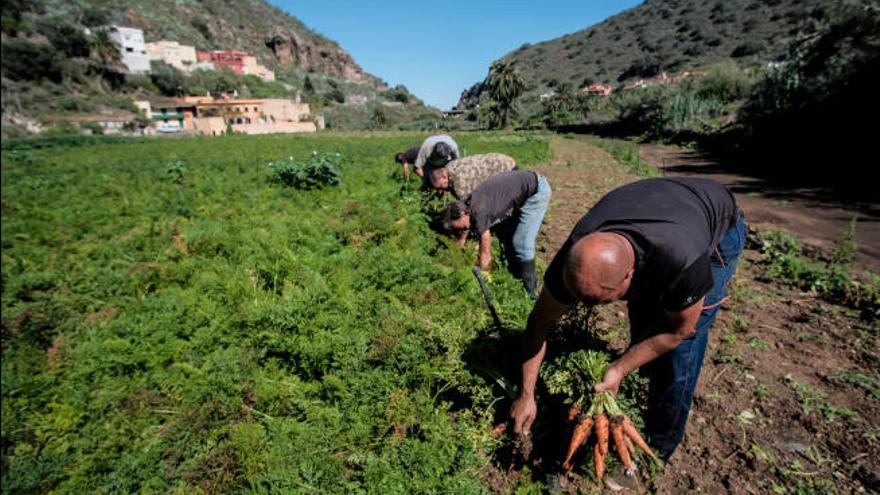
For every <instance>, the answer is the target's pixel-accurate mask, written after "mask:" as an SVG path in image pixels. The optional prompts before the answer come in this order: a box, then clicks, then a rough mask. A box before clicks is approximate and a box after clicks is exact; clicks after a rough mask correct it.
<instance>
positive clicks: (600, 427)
mask: <svg viewBox="0 0 880 495" xmlns="http://www.w3.org/2000/svg"><path fill="white" fill-rule="evenodd" d="M595 420H596V439H597V441H596V444H597V445H599V448H600V449H601V450H602V455H603V456H604V455H607V454H608V416H605V415H604V414H603V413H599V414H597V415H596V416H595Z"/></svg>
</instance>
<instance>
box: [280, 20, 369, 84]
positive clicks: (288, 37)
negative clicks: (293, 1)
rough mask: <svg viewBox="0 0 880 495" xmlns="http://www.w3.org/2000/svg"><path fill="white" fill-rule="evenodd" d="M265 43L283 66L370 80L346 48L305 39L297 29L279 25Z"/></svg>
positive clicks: (346, 77) (348, 78) (347, 78)
mask: <svg viewBox="0 0 880 495" xmlns="http://www.w3.org/2000/svg"><path fill="white" fill-rule="evenodd" d="M265 44H266V46H267V47H268V48H269V49H270V50H272V53H273V54H274V55H275V59H276V60H277V62H278V64H279V65H281V66H283V67H289V66H297V67H300V68H302V69H305V70H307V71H316V72H321V73H324V74H326V75H328V76H331V77H336V78H339V79H345V80H347V81H355V82H363V81H366V80H367V79H368V76H367V75H366V74H365V73H364V70H363V69H361V67H360V66H359V65H358V64H357V63H356V62H355V61H354V59H353V58H351V55H349V54H348V52H346V51H345V50H343V49H341V48H339V47H335V46H322V45H317V44H315V43H313V42H311V41H309V40H308V39H304V38H303V37H302V36H300V35H298V34H297V33H296V31H294V30H293V29H290V28H285V27H282V26H276V27H275V29H273V30H272V33H271V35H270V36H268V37H267V38H266V40H265Z"/></svg>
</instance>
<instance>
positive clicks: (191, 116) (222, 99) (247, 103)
mask: <svg viewBox="0 0 880 495" xmlns="http://www.w3.org/2000/svg"><path fill="white" fill-rule="evenodd" d="M105 29H106V30H107V33H108V37H109V38H110V40H112V41H113V42H114V43H115V44H116V46H117V47H118V48H119V53H120V61H121V63H122V64H123V65H124V68H122V70H123V71H124V72H125V73H127V74H132V75H146V74H150V72H151V64H152V62H163V63H165V64H168V65H170V66H171V67H174V68H175V69H177V70H179V71H181V72H183V73H187V74H188V73H191V72H193V71H195V70H222V69H228V70H230V71H232V72H233V73H234V74H236V75H238V76H245V75H254V76H257V77H259V78H260V79H262V80H263V81H274V80H275V72H274V71H272V70H271V69H269V68H268V67H266V66H264V65H262V64H260V63H258V62H257V58H256V57H254V56H253V55H250V54H249V53H247V52H245V51H240V50H212V51H198V50H196V48H195V47H194V46H189V45H182V44H180V43H179V42H177V41H174V40H160V41H156V42H151V43H145V42H144V33H143V31H142V30H140V29H136V28H132V27H124V26H115V25H114V26H107V27H106V28H105ZM135 106H136V107H137V108H138V110H139V111H140V112H141V113H142V114H143V117H144V118H145V119H146V121H147V122H149V125H147V126H146V127H145V128H144V130H143V133H144V134H147V135H170V134H188V135H203V136H218V135H223V134H231V133H242V134H277V133H299V132H316V131H317V130H318V129H323V128H324V118H323V116H321V115H312V114H311V110H310V108H309V104H308V103H304V102H302V101H301V99H300V96H299V94H297V96H296V97H295V98H293V99H284V98H271V99H264V98H240V97H239V95H238V93H237V92H233V93H232V94H216V95H211V94H206V95H203V96H183V97H177V98H153V99H148V100H139V101H135ZM72 120H74V121H81V122H92V123H94V124H96V125H98V126H100V127H101V129H102V131H103V133H104V134H108V135H112V134H119V133H122V132H123V130H124V126H125V125H126V123H127V122H128V121H129V120H130V118H129V117H128V116H111V115H83V116H79V117H76V118H74V119H72Z"/></svg>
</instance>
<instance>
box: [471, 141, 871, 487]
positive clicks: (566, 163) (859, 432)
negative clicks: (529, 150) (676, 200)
mask: <svg viewBox="0 0 880 495" xmlns="http://www.w3.org/2000/svg"><path fill="white" fill-rule="evenodd" d="M551 147H552V150H553V152H554V159H553V161H552V162H550V163H546V164H543V165H540V166H538V167H536V168H537V169H538V170H539V171H540V172H541V173H542V174H544V175H546V176H547V177H548V180H549V182H550V184H551V186H552V187H553V190H554V193H553V199H552V202H551V207H550V214H549V215H548V217H547V219H546V221H545V226H544V228H543V229H542V230H543V231H542V233H541V236H540V238H539V250H540V252H541V257H542V259H543V260H544V262H545V263H547V262H549V261H550V259H552V256H553V254H554V253H555V252H556V250H558V248H559V246H560V245H561V244H562V242H563V241H564V240H565V238H566V237H567V235H568V232H569V230H570V229H571V227H572V226H573V225H574V223H575V222H576V221H577V220H578V219H579V218H580V217H581V216H582V215H583V214H584V213H585V212H586V211H587V209H588V208H589V206H590V205H592V204H593V203H595V201H596V200H598V199H599V197H601V195H602V194H604V193H605V192H607V191H608V190H610V189H612V188H613V187H615V186H616V185H620V184H623V183H626V182H629V181H632V180H636V179H637V177H635V176H632V175H629V174H627V173H625V172H624V171H623V168H622V167H621V166H620V165H618V164H616V162H615V161H614V160H613V159H612V158H611V157H610V156H609V155H608V154H607V153H605V152H604V151H602V150H599V149H597V148H595V147H593V146H590V145H589V144H587V143H585V142H582V141H578V140H574V139H558V140H554V141H553V142H552V144H551ZM646 154H650V153H646ZM653 156H666V155H653ZM646 158H647V157H646ZM670 162H671V160H670ZM667 166H668V165H667ZM667 172H671V171H669V170H667ZM775 194H780V195H781V194H782V193H781V192H779V193H775ZM775 194H774V196H765V195H764V194H762V193H761V192H760V191H757V194H749V193H748V192H746V193H743V192H740V194H739V195H738V199H740V198H743V201H742V203H741V204H742V205H743V208H744V209H745V211H746V213H747V215H749V216H750V218H751V220H752V225H755V224H757V225H759V226H763V225H765V222H766V224H771V225H773V226H775V227H777V228H786V229H787V228H792V231H793V232H794V233H796V234H799V232H800V231H799V230H797V229H800V228H801V224H799V223H796V224H795V226H794V227H792V226H790V225H789V224H788V223H787V222H786V218H800V219H801V220H803V225H804V226H806V225H810V222H807V220H809V219H810V218H811V217H814V218H815V217H818V218H821V219H822V221H827V222H828V223H827V225H829V227H827V228H828V230H826V231H825V232H826V233H828V234H831V233H833V235H831V236H825V237H822V236H819V237H817V239H819V240H824V242H817V245H819V246H820V247H823V248H825V247H827V246H829V245H831V244H832V241H833V240H834V239H835V238H837V237H838V236H839V233H840V231H841V230H842V227H843V226H844V225H845V224H846V222H848V220H849V218H848V217H845V218H844V217H841V218H840V219H839V220H838V221H837V223H835V221H834V219H833V218H832V215H830V214H828V215H821V214H819V213H816V214H814V213H812V211H813V210H812V208H818V209H820V210H821V209H822V208H821V207H820V206H818V205H812V204H811V205H809V206H804V207H805V208H811V210H807V211H802V212H801V211H799V207H798V206H797V205H798V204H800V203H799V202H800V201H802V199H801V198H799V197H796V198H793V199H791V200H790V201H789V202H787V203H786V204H785V205H784V210H785V214H784V215H788V216H784V215H783V213H780V211H776V210H782V209H783V207H779V206H773V204H774V203H773V202H774V201H778V199H777V196H776V195H775ZM804 201H805V200H804ZM817 222H818V220H817ZM831 225H833V227H831ZM838 227H840V228H838ZM804 228H806V227H804ZM864 230H869V229H862V231H861V232H862V233H861V234H860V235H861V236H865V235H867V236H868V238H871V237H870V236H871V235H876V233H874V234H872V233H871V232H868V233H867V234H865V233H864ZM799 235H800V234H799ZM861 239H865V237H860V240H861ZM877 247H878V243H874V245H873V246H871V248H872V249H875V248H877ZM872 249H867V250H863V251H860V255H861V256H862V257H861V258H860V260H862V261H863V262H865V263H866V265H865V266H871V265H870V263H872V261H871V258H872V256H873V254H872V253H873V251H872ZM760 259H761V255H760V253H758V252H757V251H755V250H752V249H748V250H747V251H746V252H745V254H744V257H743V261H742V262H741V265H740V267H739V269H738V272H737V275H736V277H735V279H734V283H733V284H732V287H731V291H730V292H731V296H732V299H731V300H730V302H729V303H728V304H726V305H725V306H724V307H723V309H722V311H721V312H720V313H719V316H718V320H717V321H716V323H715V325H714V326H713V328H712V334H711V337H710V342H709V347H708V349H707V352H706V358H705V362H704V365H703V371H702V373H701V376H700V381H699V384H698V386H697V391H696V397H695V401H694V406H693V410H692V412H691V417H690V419H689V421H688V426H687V430H686V433H685V439H684V441H683V443H682V444H681V446H680V447H679V448H678V450H677V451H676V453H675V454H674V455H673V457H672V459H671V460H670V463H669V464H668V465H667V466H666V468H665V469H664V470H663V471H662V473H660V474H659V475H658V476H657V477H656V478H655V479H654V480H653V481H652V482H650V483H649V487H650V488H649V489H650V490H651V491H653V492H656V493H685V492H688V493H691V492H694V493H735V494H740V493H754V494H758V493H783V494H784V493H798V494H810V493H817V494H818V493H841V494H849V493H876V492H878V491H880V463H878V460H877V457H875V455H874V453H875V452H876V451H877V449H878V446H880V375H878V369H880V350H878V345H877V344H878V328H877V327H876V324H872V323H867V322H865V321H863V320H860V319H859V318H858V314H857V313H856V312H855V311H852V310H849V309H847V308H843V307H839V306H835V305H831V304H828V303H826V302H824V301H821V300H819V299H817V298H816V297H815V296H814V295H812V294H805V293H800V292H798V291H795V290H792V289H788V288H785V287H781V286H778V285H774V284H767V283H764V282H761V281H760V280H759V279H758V274H759V271H760ZM865 260H866V261H865ZM623 309H624V308H623V306H614V305H612V306H609V307H603V308H600V311H599V312H598V313H599V314H598V317H597V318H596V319H595V320H593V321H592V322H591V324H589V325H585V326H590V327H592V329H593V330H592V331H593V332H597V333H600V334H602V336H603V337H604V338H605V339H606V340H610V341H611V346H612V348H613V349H615V350H616V351H618V352H622V351H623V350H624V348H625V346H626V340H625V336H626V322H625V317H624V314H625V313H624V311H623ZM609 337H610V338H609ZM551 351H552V349H550V350H549V351H548V352H551ZM548 407H549V406H548V405H546V404H544V405H542V404H539V408H541V409H540V411H539V418H538V423H536V426H535V428H539V423H541V422H544V425H545V428H546V427H547V426H546V425H547V424H548V423H551V422H553V421H557V422H558V418H560V415H559V414H558V412H556V411H551V410H548V409H547V408H548ZM542 420H543V421H542ZM545 451H548V452H553V451H554V450H553V448H552V447H551V448H549V449H545ZM536 452H538V454H537V455H538V457H537V458H534V459H532V460H531V461H529V463H527V465H528V466H529V468H530V469H529V472H531V473H532V474H531V475H532V476H533V479H541V480H542V481H543V482H544V483H545V486H547V487H548V488H549V487H554V488H549V490H550V491H554V492H556V491H561V492H564V493H599V492H601V491H602V487H600V486H599V485H597V484H596V483H595V482H592V481H591V480H590V478H588V477H580V476H579V475H577V474H569V475H565V476H561V475H559V474H558V470H555V471H557V472H554V469H553V468H552V466H554V465H555V462H556V460H555V459H552V460H551V459H547V458H541V457H540V452H541V447H540V446H537V448H536ZM507 462H508V461H504V462H500V461H499V462H498V465H496V466H491V467H490V468H489V469H488V470H487V472H486V473H484V478H485V479H486V480H487V482H488V483H489V486H490V487H492V488H493V490H495V491H497V492H510V491H512V490H513V489H515V487H516V486H518V485H520V484H521V480H520V478H521V477H522V476H523V475H525V474H526V471H523V470H522V469H521V468H507V469H505V470H504V471H502V469H503V467H502V466H507V465H508V464H507ZM577 471H578V470H577V469H576V470H575V472H577ZM539 473H541V474H540V475H539ZM605 491H609V490H607V489H606V490H605Z"/></svg>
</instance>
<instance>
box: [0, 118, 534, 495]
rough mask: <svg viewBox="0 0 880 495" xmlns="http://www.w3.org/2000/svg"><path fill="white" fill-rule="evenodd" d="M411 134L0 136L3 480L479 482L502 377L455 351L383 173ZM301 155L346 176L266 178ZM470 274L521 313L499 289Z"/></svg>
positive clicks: (438, 248) (328, 489)
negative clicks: (24, 140) (309, 184)
mask: <svg viewBox="0 0 880 495" xmlns="http://www.w3.org/2000/svg"><path fill="white" fill-rule="evenodd" d="M455 138H456V140H457V141H458V143H459V144H460V145H461V146H462V147H466V148H467V149H468V150H470V152H472V153H479V152H485V151H488V150H495V151H499V152H503V153H505V154H509V155H511V156H513V157H515V158H516V159H517V161H518V162H519V163H522V164H523V166H530V165H533V164H534V163H536V162H537V161H539V160H543V159H546V157H547V155H548V146H547V143H546V141H545V140H543V139H541V138H540V137H538V136H523V135H505V134H490V135H478V134H468V135H461V136H458V135H457V136H455ZM421 139H424V135H423V134H415V133H411V134H395V135H384V136H380V137H377V136H375V135H370V136H364V135H314V136H300V137H297V139H291V138H290V137H289V136H260V137H254V136H230V137H224V138H213V139H144V138H142V139H120V140H110V139H109V138H107V137H103V138H100V139H99V138H91V139H90V140H88V141H71V142H72V143H76V144H77V145H75V146H66V145H63V144H62V143H61V142H58V141H53V142H51V143H52V144H53V145H52V146H49V144H48V143H47V142H46V141H45V140H44V141H41V142H39V143H38V142H31V143H28V144H29V147H28V146H25V145H18V144H15V143H18V142H14V143H7V142H6V141H5V140H4V143H3V146H4V149H3V168H2V174H3V180H2V189H3V190H2V194H3V198H4V208H3V211H2V222H0V228H2V239H3V256H2V269H3V285H2V293H0V297H2V313H3V327H2V344H3V345H2V346H0V352H2V360H0V365H2V370H0V371H2V376H3V380H2V388H0V391H2V402H0V403H2V434H3V447H2V449H3V456H2V470H0V473H2V487H3V488H2V489H3V492H4V493H33V492H49V491H52V492H56V493H87V492H96V493H133V492H161V493H249V492H260V493H263V492H270V491H274V492H279V493H296V492H311V493H316V492H323V493H354V492H358V493H364V492H381V493H484V492H486V491H487V490H488V487H486V486H483V485H482V482H481V481H480V477H479V476H477V475H475V473H478V472H480V471H481V470H482V469H483V468H484V467H485V464H486V463H487V462H489V461H488V460H487V456H492V455H493V453H494V451H495V449H496V448H497V442H494V441H493V440H492V439H491V437H490V433H489V430H490V428H489V425H490V424H491V421H492V418H493V416H494V415H495V414H496V413H497V412H499V411H498V410H497V409H498V407H499V405H498V403H497V401H496V399H497V398H498V397H500V396H501V394H502V392H501V391H499V390H498V388H497V386H496V385H495V384H494V382H489V381H488V380H487V378H486V376H485V375H484V374H483V373H482V372H481V371H479V370H478V369H477V368H475V367H474V365H473V364H472V363H470V362H469V361H468V360H466V359H465V358H464V356H465V355H469V354H471V353H472V352H473V348H474V346H475V345H476V342H477V341H478V340H480V338H481V337H480V335H481V334H482V333H484V332H482V330H483V329H487V328H489V327H490V326H491V320H490V318H489V316H488V314H487V312H486V310H485V307H484V305H483V303H482V300H481V299H480V298H481V296H480V291H479V288H478V286H477V284H476V282H475V281H474V279H473V276H472V274H471V273H470V263H471V262H472V260H471V259H470V257H469V256H466V255H465V254H464V253H463V252H461V251H460V250H457V249H447V248H446V247H445V246H444V245H442V243H441V242H442V241H441V240H439V239H438V238H437V237H436V236H435V235H434V234H433V233H432V232H430V230H429V229H428V227H427V225H426V222H425V217H424V215H423V214H422V213H421V211H420V206H419V204H420V199H419V197H418V193H417V192H416V191H414V190H410V189H408V188H406V187H405V186H401V184H400V183H399V182H398V181H396V180H394V179H393V178H392V177H391V175H390V174H389V173H388V157H390V156H392V155H393V153H394V152H396V151H399V150H400V149H404V148H405V147H406V146H408V145H410V143H413V142H418V141H420V140H421ZM13 144H15V146H17V148H16V149H12V145H13ZM312 150H316V151H317V152H318V153H319V154H322V153H323V154H326V153H335V152H339V153H341V154H343V155H344V156H346V157H348V158H350V160H351V161H350V163H346V164H343V165H342V168H343V171H344V173H345V176H346V180H345V181H343V182H342V183H340V184H339V185H338V186H337V187H329V188H324V189H321V190H293V189H288V188H279V187H275V186H273V185H272V184H270V183H268V182H267V181H266V176H265V169H264V168H263V165H264V164H265V163H266V162H268V161H269V160H271V159H273V158H274V157H278V156H306V155H308V154H309V153H310V152H311V151H312ZM25 153H26V154H25ZM176 160H184V161H185V162H186V163H185V166H186V172H185V174H183V176H182V179H181V180H180V181H178V180H177V177H179V175H178V172H176V171H175V172H174V173H172V174H171V175H170V176H169V175H168V172H166V170H167V166H166V164H168V163H172V164H173V163H175V162H176ZM172 168H177V167H176V166H175V167H172ZM176 182H178V183H179V185H180V187H181V190H182V192H183V193H184V198H185V201H186V203H187V204H186V206H187V208H188V209H189V210H190V211H191V215H190V216H189V217H187V216H181V215H179V214H178V212H177V211H176V210H175V209H173V208H168V205H169V204H174V202H175V199H174V196H175V192H174V190H175V188H176V186H177V185H178V184H177V183H176ZM438 244H439V245H438ZM491 290H492V292H493V296H495V301H496V304H497V305H498V309H499V311H500V312H501V314H502V317H503V318H504V321H505V322H506V323H509V324H510V325H511V326H513V327H514V328H521V326H522V325H523V323H524V320H525V313H527V311H528V308H529V307H530V305H531V302H530V300H529V299H528V298H527V297H526V296H525V295H524V293H523V292H522V288H521V285H520V284H519V282H518V281H517V280H515V279H513V278H512V277H510V276H509V275H507V274H505V273H499V274H498V276H496V277H495V280H494V281H493V282H492V283H491ZM463 391H467V392H466V393H467V395H466V396H465V395H464V394H465V392H463ZM462 397H467V398H469V399H470V401H469V402H464V401H462V399H461V398H462ZM522 483H523V484H530V482H529V480H522Z"/></svg>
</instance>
